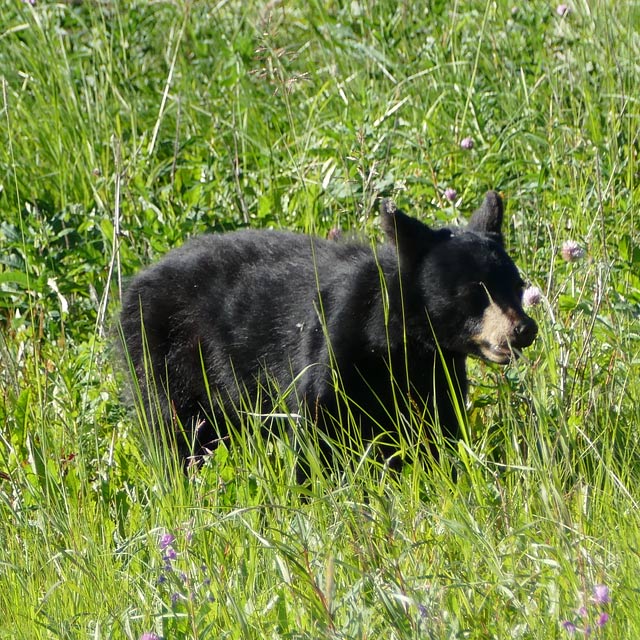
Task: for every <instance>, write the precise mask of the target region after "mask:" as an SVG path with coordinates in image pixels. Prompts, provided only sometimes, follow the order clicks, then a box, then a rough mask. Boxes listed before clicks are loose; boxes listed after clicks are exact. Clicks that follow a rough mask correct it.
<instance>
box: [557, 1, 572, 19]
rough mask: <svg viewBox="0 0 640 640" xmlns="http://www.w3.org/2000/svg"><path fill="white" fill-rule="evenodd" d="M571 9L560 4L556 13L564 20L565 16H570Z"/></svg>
mask: <svg viewBox="0 0 640 640" xmlns="http://www.w3.org/2000/svg"><path fill="white" fill-rule="evenodd" d="M570 11H571V9H570V8H569V5H567V4H559V5H558V6H557V7H556V13H557V14H558V15H559V16H560V17H561V18H564V17H565V16H567V15H569V13H570Z"/></svg>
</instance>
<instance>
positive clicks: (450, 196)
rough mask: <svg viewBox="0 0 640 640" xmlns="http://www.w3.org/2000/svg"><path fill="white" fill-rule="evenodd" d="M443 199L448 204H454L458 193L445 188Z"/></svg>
mask: <svg viewBox="0 0 640 640" xmlns="http://www.w3.org/2000/svg"><path fill="white" fill-rule="evenodd" d="M444 197H445V198H446V199H447V200H448V201H449V202H455V200H456V198H457V197H458V192H457V191H456V190H455V189H452V188H451V187H447V188H446V189H445V190H444Z"/></svg>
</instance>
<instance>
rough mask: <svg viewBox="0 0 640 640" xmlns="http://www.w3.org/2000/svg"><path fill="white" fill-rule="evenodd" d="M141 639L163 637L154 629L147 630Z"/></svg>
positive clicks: (158, 638)
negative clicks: (154, 631)
mask: <svg viewBox="0 0 640 640" xmlns="http://www.w3.org/2000/svg"><path fill="white" fill-rule="evenodd" d="M140 640H161V638H160V636H159V635H158V634H157V633H153V631H145V632H144V633H143V634H142V635H141V636H140Z"/></svg>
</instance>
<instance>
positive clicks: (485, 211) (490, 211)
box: [467, 191, 504, 244]
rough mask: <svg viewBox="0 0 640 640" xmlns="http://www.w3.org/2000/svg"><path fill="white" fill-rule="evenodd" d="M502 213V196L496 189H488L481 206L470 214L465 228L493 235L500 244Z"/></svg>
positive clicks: (501, 242) (501, 240)
mask: <svg viewBox="0 0 640 640" xmlns="http://www.w3.org/2000/svg"><path fill="white" fill-rule="evenodd" d="M503 213H504V206H503V204H502V198H501V197H500V196H499V194H498V193H497V192H496V191H489V192H487V195H486V196H485V197H484V202H483V203H482V206H481V207H480V208H479V209H478V210H477V211H476V212H475V213H474V214H473V215H472V216H471V220H469V224H468V225H467V228H468V229H471V230H472V231H477V232H479V233H485V234H487V235H490V236H493V237H494V239H495V240H497V241H498V242H499V243H500V244H504V242H503V237H502V218H503Z"/></svg>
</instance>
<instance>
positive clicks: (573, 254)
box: [560, 240, 585, 262]
mask: <svg viewBox="0 0 640 640" xmlns="http://www.w3.org/2000/svg"><path fill="white" fill-rule="evenodd" d="M584 253H585V251H584V249H583V248H582V247H581V246H580V245H579V244H578V243H577V242H576V241H575V240H565V241H564V242H563V243H562V249H560V255H561V256H562V259H563V260H564V261H565V262H577V261H578V260H581V259H582V258H583V257H584Z"/></svg>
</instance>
